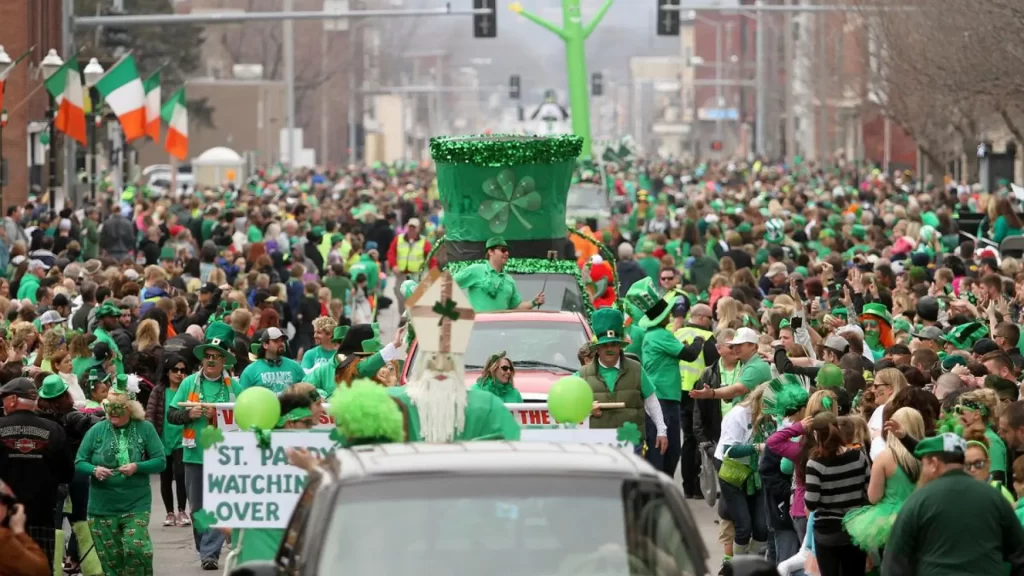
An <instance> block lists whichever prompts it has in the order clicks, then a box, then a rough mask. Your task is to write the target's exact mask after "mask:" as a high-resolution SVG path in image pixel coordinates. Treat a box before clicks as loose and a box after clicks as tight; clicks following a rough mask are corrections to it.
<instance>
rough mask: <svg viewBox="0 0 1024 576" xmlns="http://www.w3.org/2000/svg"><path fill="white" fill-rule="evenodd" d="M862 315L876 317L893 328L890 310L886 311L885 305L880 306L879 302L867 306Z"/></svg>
mask: <svg viewBox="0 0 1024 576" xmlns="http://www.w3.org/2000/svg"><path fill="white" fill-rule="evenodd" d="M860 314H861V316H874V317H875V318H878V319H879V320H881V321H883V322H885V323H886V324H888V325H889V326H892V315H891V314H889V310H887V309H886V307H885V304H879V303H877V302H872V303H870V304H865V305H864V308H862V309H861V311H860Z"/></svg>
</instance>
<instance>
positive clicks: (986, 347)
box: [971, 338, 999, 356]
mask: <svg viewBox="0 0 1024 576" xmlns="http://www.w3.org/2000/svg"><path fill="white" fill-rule="evenodd" d="M996 350H999V344H996V341H995V340H992V339H991V338H982V339H980V340H978V341H977V342H975V343H974V348H973V349H972V350H971V351H972V352H974V354H975V355H977V356H984V355H985V354H988V353H989V352H995V351H996Z"/></svg>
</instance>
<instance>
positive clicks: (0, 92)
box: [0, 46, 35, 111]
mask: <svg viewBox="0 0 1024 576" xmlns="http://www.w3.org/2000/svg"><path fill="white" fill-rule="evenodd" d="M0 48H2V46H0ZM34 48H35V47H34V46H33V47H32V48H29V49H28V51H27V52H25V53H24V54H22V55H21V56H18V59H17V60H15V61H14V62H11V65H10V66H8V67H7V70H4V71H3V73H2V74H0V111H2V110H3V109H4V85H5V84H6V83H7V77H8V76H10V75H11V71H12V70H14V67H15V66H17V65H18V62H21V61H22V60H24V59H25V57H26V56H28V55H29V54H31V53H32V50H33V49H34Z"/></svg>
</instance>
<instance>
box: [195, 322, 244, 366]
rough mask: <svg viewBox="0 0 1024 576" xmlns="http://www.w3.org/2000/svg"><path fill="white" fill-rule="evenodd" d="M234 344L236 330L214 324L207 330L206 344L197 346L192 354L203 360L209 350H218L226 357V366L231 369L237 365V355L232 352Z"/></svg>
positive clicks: (220, 323)
mask: <svg viewBox="0 0 1024 576" xmlns="http://www.w3.org/2000/svg"><path fill="white" fill-rule="evenodd" d="M234 342H235V331H234V329H233V328H231V326H228V325H227V324H225V323H223V322H214V323H213V324H210V325H209V326H208V327H207V328H206V342H204V343H203V344H200V345H199V346H196V347H195V349H194V350H193V351H192V353H193V354H194V355H195V357H196V358H198V359H200V360H202V359H203V355H204V354H206V351H207V350H216V351H217V352H220V353H221V354H223V355H224V366H225V367H227V368H231V367H232V366H234V365H235V355H234V353H232V352H231V347H232V345H233V344H234Z"/></svg>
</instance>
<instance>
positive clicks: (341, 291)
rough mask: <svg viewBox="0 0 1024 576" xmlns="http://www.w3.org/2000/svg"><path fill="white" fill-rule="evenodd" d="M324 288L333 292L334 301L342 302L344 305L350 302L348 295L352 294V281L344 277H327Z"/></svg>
mask: <svg viewBox="0 0 1024 576" xmlns="http://www.w3.org/2000/svg"><path fill="white" fill-rule="evenodd" d="M324 286H326V287H327V289H328V290H330V291H331V299H332V300H341V303H342V304H344V303H346V302H348V295H349V293H351V292H352V281H351V280H349V279H348V278H346V277H344V276H327V277H325V278H324Z"/></svg>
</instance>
